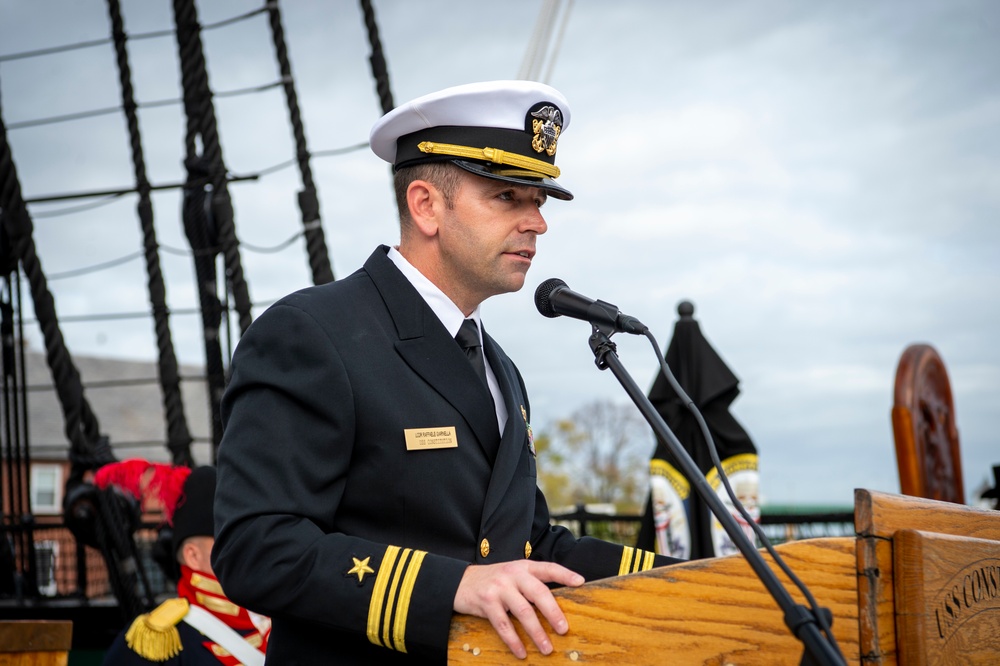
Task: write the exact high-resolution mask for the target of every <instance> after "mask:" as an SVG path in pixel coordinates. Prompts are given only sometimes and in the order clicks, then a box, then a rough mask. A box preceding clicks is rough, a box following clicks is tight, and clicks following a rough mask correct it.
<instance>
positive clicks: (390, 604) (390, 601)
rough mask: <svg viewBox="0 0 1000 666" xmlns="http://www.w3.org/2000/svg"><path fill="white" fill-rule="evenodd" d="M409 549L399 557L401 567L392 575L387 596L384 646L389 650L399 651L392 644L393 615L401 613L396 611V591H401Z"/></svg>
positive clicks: (383, 626)
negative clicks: (400, 581)
mask: <svg viewBox="0 0 1000 666" xmlns="http://www.w3.org/2000/svg"><path fill="white" fill-rule="evenodd" d="M412 552H413V551H411V550H410V549H409V548H407V549H406V550H404V551H403V554H402V555H401V556H400V557H399V565H398V566H397V567H396V571H395V573H393V575H392V585H390V586H389V593H388V595H387V596H386V604H385V618H384V619H383V621H382V644H383V645H385V646H386V647H387V648H393V649H399V648H397V647H395V646H394V644H393V643H392V635H393V632H392V626H393V624H392V614H393V611H396V613H397V617H398V613H399V611H398V610H397V609H396V603H395V601H396V598H397V597H396V590H398V589H399V580H400V578H402V577H403V571H404V570H405V569H406V561H407V559H409V557H410V553H412Z"/></svg>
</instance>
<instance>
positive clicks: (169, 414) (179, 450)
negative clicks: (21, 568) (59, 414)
mask: <svg viewBox="0 0 1000 666" xmlns="http://www.w3.org/2000/svg"><path fill="white" fill-rule="evenodd" d="M108 13H109V16H110V19H111V34H112V37H113V38H114V43H115V56H116V61H117V63H118V82H119V84H120V86H121V91H122V108H123V109H124V110H125V120H126V124H127V125H128V134H129V139H130V147H131V151H132V167H133V170H134V172H135V183H136V189H137V190H138V191H139V202H138V206H137V213H138V215H139V226H140V227H141V230H142V238H143V252H142V253H143V255H144V256H145V258H146V287H147V290H148V292H149V302H150V306H151V309H152V311H153V328H154V330H155V332H156V345H157V352H158V354H157V369H158V376H159V378H160V390H161V396H162V399H163V410H164V415H165V416H166V422H167V448H168V449H169V450H170V455H171V461H172V462H173V464H174V465H184V466H186V467H193V466H194V459H193V458H192V457H191V440H192V438H191V431H190V429H189V428H188V422H187V417H186V416H185V414H184V401H183V400H182V398H181V383H180V376H179V372H178V370H177V355H176V353H174V343H173V339H172V337H171V335H170V312H169V310H168V308H167V288H166V285H165V284H164V281H163V271H162V270H161V269H160V254H159V244H158V243H157V241H156V227H155V226H154V225H153V203H152V200H151V199H150V191H151V186H150V183H149V179H148V178H147V176H146V160H145V157H144V156H143V150H142V136H141V135H140V133H139V118H138V116H137V115H136V103H135V98H134V96H133V90H132V68H131V65H130V64H129V59H128V50H127V49H126V48H125V27H124V23H123V21H122V14H121V4H120V3H119V0H108ZM78 274H79V273H78Z"/></svg>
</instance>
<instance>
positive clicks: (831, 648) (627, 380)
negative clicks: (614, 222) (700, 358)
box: [535, 279, 846, 666]
mask: <svg viewBox="0 0 1000 666" xmlns="http://www.w3.org/2000/svg"><path fill="white" fill-rule="evenodd" d="M552 283H554V284H552ZM560 284H561V285H563V286H565V284H566V283H565V282H562V280H555V279H553V280H548V281H546V282H545V283H543V284H542V285H541V286H540V287H539V290H538V291H536V293H535V305H536V307H538V310H539V312H541V313H542V314H543V315H546V316H549V317H555V316H558V315H559V314H563V313H559V312H556V314H546V311H543V306H545V307H548V305H549V300H548V295H549V294H548V292H551V291H554V290H553V288H552V287H558V286H559V285H560ZM542 287H546V288H547V289H548V292H546V293H544V294H542V297H541V298H540V293H541V292H543V291H544V290H543V288H542ZM583 298H584V299H586V297H583ZM586 300H589V299H586ZM595 303H603V301H595ZM606 305H607V304H606ZM611 307H612V308H614V306H611ZM614 311H615V313H617V308H615V310H614ZM567 314H569V313H567ZM570 316H575V318H578V319H584V320H588V321H590V322H591V325H592V327H593V332H592V334H591V336H590V340H589V343H590V348H591V351H593V352H594V362H595V363H596V364H597V367H598V368H599V369H601V370H606V369H610V370H611V373H612V374H613V375H614V376H615V377H616V378H617V379H618V382H619V383H620V384H621V385H622V388H624V389H625V392H626V393H627V394H628V396H629V398H631V399H632V402H634V403H635V405H636V407H638V408H639V411H640V412H641V413H642V415H643V417H644V418H645V419H646V421H647V422H648V423H649V425H650V427H651V428H652V429H653V432H654V433H655V434H656V435H657V437H659V438H660V439H661V440H662V441H664V442H666V444H667V447H668V448H669V450H670V453H671V454H673V456H674V458H675V460H676V462H677V463H678V465H679V466H680V468H681V471H682V472H683V473H684V475H685V476H687V478H688V479H689V480H690V481H691V485H692V487H693V488H694V490H695V492H697V493H698V495H699V496H700V497H701V498H702V500H703V501H704V502H705V504H706V505H708V507H709V509H710V510H711V511H712V513H713V514H714V515H715V517H716V518H717V519H718V520H719V522H720V523H721V524H722V527H723V529H725V531H726V533H727V534H728V535H729V537H730V538H731V539H732V540H733V544H734V545H735V546H736V547H737V549H739V551H740V552H741V553H742V554H743V556H744V557H745V558H746V561H747V563H748V564H749V565H750V568H751V569H753V571H754V573H755V574H756V575H757V577H758V578H759V579H760V581H761V583H763V584H764V587H765V588H767V591H768V592H769V593H770V594H771V596H772V597H773V598H774V600H775V602H777V604H778V607H779V608H780V609H781V610H782V612H783V613H784V619H785V624H786V625H787V626H788V628H789V630H790V631H791V632H792V634H793V635H794V636H795V637H796V638H798V639H799V640H800V641H802V643H803V645H804V647H805V651H804V653H803V657H802V661H801V664H803V665H809V666H834V665H836V666H843V665H845V664H846V662H845V660H844V658H843V656H842V655H841V654H840V653H839V650H838V649H837V648H836V647H835V645H834V644H832V643H831V642H830V641H828V640H827V639H826V637H824V635H823V634H822V632H821V631H820V628H819V621H818V619H817V618H816V616H815V615H814V614H813V612H812V610H810V609H809V608H807V607H805V606H803V605H802V604H799V603H797V602H796V601H795V600H794V599H793V598H792V596H791V594H789V593H788V590H786V589H785V587H784V585H782V583H781V581H780V580H778V577H777V575H775V573H774V571H772V570H771V568H770V567H769V566H768V565H767V562H765V560H764V558H763V556H761V554H760V551H758V550H757V549H756V548H755V547H754V545H753V544H752V543H751V542H750V540H749V538H747V535H746V533H744V532H743V530H742V529H741V528H740V526H739V524H738V523H737V522H736V519H735V518H733V515H732V514H731V513H730V512H729V510H728V509H726V507H725V505H724V504H723V503H722V500H720V499H719V496H718V495H717V494H716V493H715V491H714V490H713V489H712V487H711V486H710V485H709V483H708V481H707V480H706V479H705V477H704V475H703V474H702V473H701V470H699V469H698V466H697V464H696V463H695V462H694V460H692V459H691V456H690V455H689V454H688V452H687V451H686V450H685V448H684V446H683V445H682V444H681V443H680V441H679V440H678V439H677V436H676V435H674V433H673V432H672V431H671V430H670V428H669V427H668V426H667V424H666V422H665V421H664V420H663V417H662V416H660V414H659V412H657V411H656V408H654V407H653V404H652V403H651V402H650V401H649V398H647V397H646V395H645V393H644V392H643V391H642V390H641V389H640V388H639V387H638V385H636V383H635V381H634V380H633V379H632V377H631V375H629V373H628V371H627V370H626V369H625V367H624V366H623V365H622V363H621V360H620V359H619V358H618V353H617V347H616V345H615V344H614V343H613V342H611V339H610V336H611V335H613V334H614V333H615V332H616V331H620V330H621V329H620V328H619V322H618V321H617V317H610V316H606V315H605V316H602V317H598V319H599V320H598V321H593V320H592V319H589V318H588V317H587V316H579V315H570ZM636 321H638V320H636ZM643 328H645V327H643ZM821 610H824V609H821Z"/></svg>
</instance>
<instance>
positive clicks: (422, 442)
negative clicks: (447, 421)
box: [403, 426, 458, 451]
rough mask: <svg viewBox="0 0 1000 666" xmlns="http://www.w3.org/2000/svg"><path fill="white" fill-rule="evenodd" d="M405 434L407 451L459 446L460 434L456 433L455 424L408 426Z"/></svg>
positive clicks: (404, 431)
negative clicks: (428, 426)
mask: <svg viewBox="0 0 1000 666" xmlns="http://www.w3.org/2000/svg"><path fill="white" fill-rule="evenodd" d="M403 434H404V435H405V436H406V450H407V451H424V450H427V449H455V448H458V435H456V434H455V426H448V427H447V428H406V429H405V430H403Z"/></svg>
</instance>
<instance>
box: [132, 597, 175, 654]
mask: <svg viewBox="0 0 1000 666" xmlns="http://www.w3.org/2000/svg"><path fill="white" fill-rule="evenodd" d="M187 613H188V601H187V599H180V598H178V599H167V600H166V601H164V602H163V603H162V604H160V605H159V606H157V607H156V608H155V609H153V611H152V612H150V613H146V614H144V615H140V616H139V617H137V618H135V622H133V623H132V626H131V627H129V629H128V631H127V632H126V633H125V643H126V644H127V645H128V646H129V648H131V649H132V651H133V652H135V653H136V654H137V655H139V656H140V657H142V658H143V659H147V660H149V661H166V660H167V659H170V658H171V657H175V656H177V654H178V653H179V652H180V651H181V650H182V649H183V646H181V636H180V634H179V633H177V624H178V623H179V622H180V621H181V620H183V619H184V616H185V615H187Z"/></svg>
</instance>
